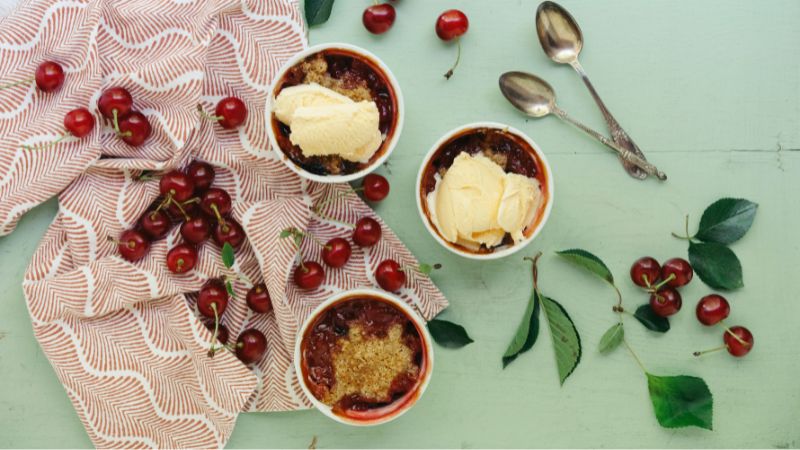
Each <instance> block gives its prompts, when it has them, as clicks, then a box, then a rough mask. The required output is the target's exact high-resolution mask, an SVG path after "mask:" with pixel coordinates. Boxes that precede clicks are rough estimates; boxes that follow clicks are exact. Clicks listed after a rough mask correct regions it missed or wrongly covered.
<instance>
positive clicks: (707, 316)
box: [695, 294, 731, 326]
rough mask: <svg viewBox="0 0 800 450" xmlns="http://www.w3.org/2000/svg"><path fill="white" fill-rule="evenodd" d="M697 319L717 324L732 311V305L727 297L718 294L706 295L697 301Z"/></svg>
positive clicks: (708, 323)
mask: <svg viewBox="0 0 800 450" xmlns="http://www.w3.org/2000/svg"><path fill="white" fill-rule="evenodd" d="M695 312H696V313H697V320H699V321H700V323H702V324H703V325H708V326H711V325H715V324H717V323H719V322H721V321H723V320H725V319H726V318H727V317H728V315H729V314H730V313H731V305H729V304H728V301H727V300H725V297H723V296H721V295H717V294H711V295H706V296H705V297H703V298H701V299H700V301H699V302H697V310H696V311H695Z"/></svg>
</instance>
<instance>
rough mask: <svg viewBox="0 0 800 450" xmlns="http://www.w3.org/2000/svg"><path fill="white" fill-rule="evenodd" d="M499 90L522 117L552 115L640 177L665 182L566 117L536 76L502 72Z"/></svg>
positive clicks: (626, 152) (549, 89) (631, 155)
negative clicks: (616, 156) (637, 171)
mask: <svg viewBox="0 0 800 450" xmlns="http://www.w3.org/2000/svg"><path fill="white" fill-rule="evenodd" d="M500 90H501V91H502V92H503V95H505V97H506V98H507V99H508V101H509V102H511V104H512V105H514V106H515V107H516V108H517V109H518V110H520V111H522V112H524V113H525V114H527V115H529V116H531V117H537V118H538V117H544V116H546V115H548V114H550V113H553V114H555V115H556V116H558V117H559V118H561V119H562V120H564V121H565V122H568V123H571V124H572V125H575V126H576V127H578V128H579V129H581V130H583V131H584V132H585V133H586V134H588V135H590V136H592V137H594V138H595V139H597V140H598V141H600V142H602V143H603V144H605V145H606V146H607V147H609V148H610V149H612V150H614V151H615V152H617V153H618V154H619V157H620V158H621V159H622V160H623V161H625V162H627V163H630V164H631V165H633V166H635V167H637V168H639V169H641V170H642V172H643V173H645V174H647V175H654V176H655V177H657V178H658V179H659V180H662V181H663V180H666V179H667V176H666V175H665V174H664V172H661V171H660V170H658V168H657V167H656V166H654V165H652V164H650V163H649V162H647V160H645V159H644V158H642V157H640V156H639V155H637V154H635V153H633V152H632V151H630V150H628V149H627V148H625V147H621V146H619V145H617V144H616V143H614V142H612V141H611V140H609V139H608V138H607V137H605V136H603V135H602V134H600V133H598V132H597V131H595V130H593V129H591V128H589V127H587V126H586V125H584V124H582V123H580V122H578V121H577V120H575V119H573V118H572V117H570V116H569V115H567V113H566V112H564V110H562V109H561V108H559V107H558V106H557V105H556V93H555V91H553V88H552V87H550V85H549V84H547V82H546V81H544V80H542V79H541V78H539V77H537V76H536V75H533V74H530V73H525V72H506V73H504V74H503V75H501V76H500Z"/></svg>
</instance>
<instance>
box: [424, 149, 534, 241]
mask: <svg viewBox="0 0 800 450" xmlns="http://www.w3.org/2000/svg"><path fill="white" fill-rule="evenodd" d="M541 197H542V196H541V192H540V189H539V184H538V181H536V180H535V179H530V178H527V177H525V176H522V175H518V174H513V173H511V174H507V173H505V172H504V171H503V169H502V168H501V167H500V166H499V165H497V163H495V162H494V161H492V160H491V159H489V158H487V157H486V156H484V155H483V154H475V155H470V154H469V153H466V152H462V153H460V154H459V155H458V156H457V157H456V158H455V160H454V161H453V164H452V165H451V166H450V168H449V169H448V170H447V172H445V174H444V176H443V177H441V178H440V179H438V181H437V184H436V187H435V189H434V190H433V192H431V193H430V194H428V205H429V208H430V211H431V221H432V222H433V224H434V226H436V228H437V229H438V230H439V232H440V233H441V235H442V237H444V239H445V240H447V241H449V242H453V243H457V244H461V245H464V246H465V247H467V248H471V249H477V248H479V247H480V246H481V244H483V245H485V246H486V247H489V248H491V247H495V246H497V245H500V244H501V243H502V242H503V238H504V237H505V234H506V233H509V234H510V235H511V237H512V238H513V239H514V241H515V242H518V241H520V240H522V239H523V237H524V235H523V231H524V230H525V228H526V227H527V226H528V225H529V224H530V223H531V222H532V220H533V216H534V214H535V213H536V210H537V208H538V206H539V203H540V202H541Z"/></svg>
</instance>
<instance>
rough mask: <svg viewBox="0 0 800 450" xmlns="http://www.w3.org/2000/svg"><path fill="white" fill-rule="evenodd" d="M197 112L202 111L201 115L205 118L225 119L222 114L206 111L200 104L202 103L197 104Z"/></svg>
mask: <svg viewBox="0 0 800 450" xmlns="http://www.w3.org/2000/svg"><path fill="white" fill-rule="evenodd" d="M197 112H199V113H200V117H202V118H204V119H207V120H210V121H212V122H219V121H220V120H222V119H224V117H222V116H213V115H211V114H209V113H207V112H205V111H204V110H203V107H202V106H200V105H197Z"/></svg>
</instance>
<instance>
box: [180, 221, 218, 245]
mask: <svg viewBox="0 0 800 450" xmlns="http://www.w3.org/2000/svg"><path fill="white" fill-rule="evenodd" d="M181 236H183V239H184V240H185V241H186V242H189V243H190V244H195V245H197V244H202V243H203V242H205V241H206V240H208V238H209V237H211V223H210V222H209V221H208V219H207V218H206V217H205V216H203V215H199V214H198V215H196V216H194V217H192V218H190V219H189V220H187V221H186V222H184V223H183V225H181Z"/></svg>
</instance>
